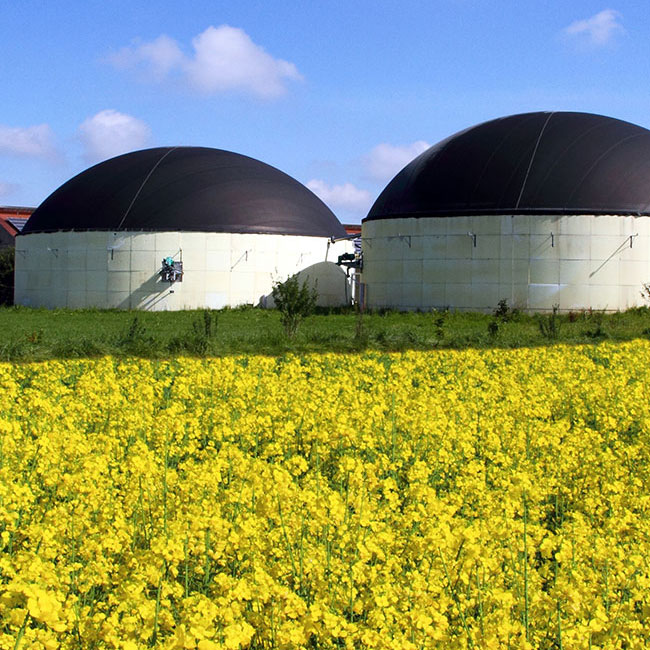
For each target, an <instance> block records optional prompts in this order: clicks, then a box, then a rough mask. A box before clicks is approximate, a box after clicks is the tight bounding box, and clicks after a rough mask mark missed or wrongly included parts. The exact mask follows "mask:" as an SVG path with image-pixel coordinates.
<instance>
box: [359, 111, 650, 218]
mask: <svg viewBox="0 0 650 650" xmlns="http://www.w3.org/2000/svg"><path fill="white" fill-rule="evenodd" d="M649 210H650V131H648V130H647V129H644V128H642V127H640V126H637V125H635V124H631V123H629V122H624V121H621V120H617V119H614V118H610V117H605V116H602V115H592V114H588V113H571V112H555V113H550V112H546V113H524V114H521V115H511V116H509V117H503V118H500V119H496V120H492V121H490V122H484V123H483V124H479V125H477V126H474V127H471V128H469V129H466V130H464V131H461V132H459V133H457V134H455V135H452V136H451V137H449V138H447V139H446V140H443V141H442V142H440V143H438V144H437V145H434V146H433V147H431V148H430V149H428V150H427V151H425V152H424V153H422V154H421V155H420V156H418V157H417V158H416V159H415V160H413V161H412V162H411V163H409V164H408V165H407V166H406V167H405V168H404V169H403V170H402V171H401V172H399V173H398V174H397V176H396V177H395V178H394V179H393V180H392V181H391V182H390V183H389V184H388V185H387V187H386V188H385V189H384V191H383V192H382V193H381V194H380V196H379V198H378V199H377V200H376V202H375V204H374V205H373V207H372V208H371V210H370V212H369V214H368V216H367V217H366V220H373V219H392V218H399V217H403V218H406V217H425V216H432V217H435V216H440V217H444V216H454V215H481V214H631V215H641V214H649Z"/></svg>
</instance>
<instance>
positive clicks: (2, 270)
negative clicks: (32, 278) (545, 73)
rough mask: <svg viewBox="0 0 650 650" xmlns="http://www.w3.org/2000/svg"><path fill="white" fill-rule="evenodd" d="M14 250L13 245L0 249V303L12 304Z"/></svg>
mask: <svg viewBox="0 0 650 650" xmlns="http://www.w3.org/2000/svg"><path fill="white" fill-rule="evenodd" d="M15 260H16V250H15V248H14V247H13V246H9V247H7V248H3V249H1V250H0V305H13V304H14V266H15Z"/></svg>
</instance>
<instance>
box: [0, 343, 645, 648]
mask: <svg viewBox="0 0 650 650" xmlns="http://www.w3.org/2000/svg"><path fill="white" fill-rule="evenodd" d="M649 359H650V344H649V343H648V342H646V341H636V342H632V343H625V344H617V345H613V344H600V345H597V346H596V345H594V346H581V347H568V346H555V347H550V348H540V349H523V350H513V351H504V350H491V351H472V350H466V351H460V352H455V351H440V352H408V353H400V354H380V353H367V354H359V355H335V354H318V355H307V356H303V357H298V356H295V357H293V356H290V357H284V358H270V357H256V356H253V357H241V358H224V359H205V360H198V359H189V358H174V359H170V360H165V361H160V360H157V361H147V360H141V359H127V360H125V359H115V358H102V359H98V360H74V361H51V362H46V363H33V364H25V365H10V364H1V365H0V387H1V396H2V408H1V410H0V647H1V648H8V649H10V650H13V649H15V648H25V649H26V648H84V649H86V648H124V649H127V650H129V649H135V648H145V647H154V648H199V649H200V650H212V649H217V648H219V649H221V648H227V649H235V648H287V649H289V648H292V649H293V648H346V649H352V648H378V649H389V648H391V649H395V650H416V649H420V648H513V649H514V648H563V649H569V648H621V649H622V648H645V647H647V646H648V645H650V623H649V621H650V588H649V587H650V565H649V563H650V554H649V550H650V546H649V541H650V491H649V488H650V480H649V478H650V399H649V395H648V386H650V362H649Z"/></svg>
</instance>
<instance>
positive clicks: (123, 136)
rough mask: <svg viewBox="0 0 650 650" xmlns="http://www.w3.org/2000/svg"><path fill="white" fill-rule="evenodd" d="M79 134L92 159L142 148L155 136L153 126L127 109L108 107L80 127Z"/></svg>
mask: <svg viewBox="0 0 650 650" xmlns="http://www.w3.org/2000/svg"><path fill="white" fill-rule="evenodd" d="M79 137H80V139H81V142H82V144H83V146H84V158H85V160H86V162H88V163H95V162H99V161H100V160H106V159H107V158H112V157H113V156H118V155H119V154H122V153H126V152H128V151H133V150H134V149H141V148H142V147H144V146H145V145H146V144H147V142H148V141H149V139H150V137H151V131H150V129H149V127H148V126H147V125H146V124H145V123H144V122H142V121H141V120H139V119H137V118H136V117H133V116H131V115H126V114H125V113H119V112H118V111H115V110H112V109H107V110H104V111H100V112H99V113H97V114H96V115H93V116H92V117H89V118H88V119H87V120H85V121H84V122H83V123H82V124H81V126H80V127H79Z"/></svg>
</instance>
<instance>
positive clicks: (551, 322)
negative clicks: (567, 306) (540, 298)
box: [538, 305, 560, 339]
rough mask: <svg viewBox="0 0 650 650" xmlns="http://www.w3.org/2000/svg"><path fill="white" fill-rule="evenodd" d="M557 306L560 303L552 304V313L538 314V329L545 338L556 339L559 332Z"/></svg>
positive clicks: (558, 306)
mask: <svg viewBox="0 0 650 650" xmlns="http://www.w3.org/2000/svg"><path fill="white" fill-rule="evenodd" d="M559 308H560V305H553V312H552V313H550V314H540V316H539V320H538V325H539V331H540V333H541V335H542V336H543V337H544V338H546V339H556V338H557V337H558V336H559V334H560V321H559V319H558V315H557V312H558V309H559Z"/></svg>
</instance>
